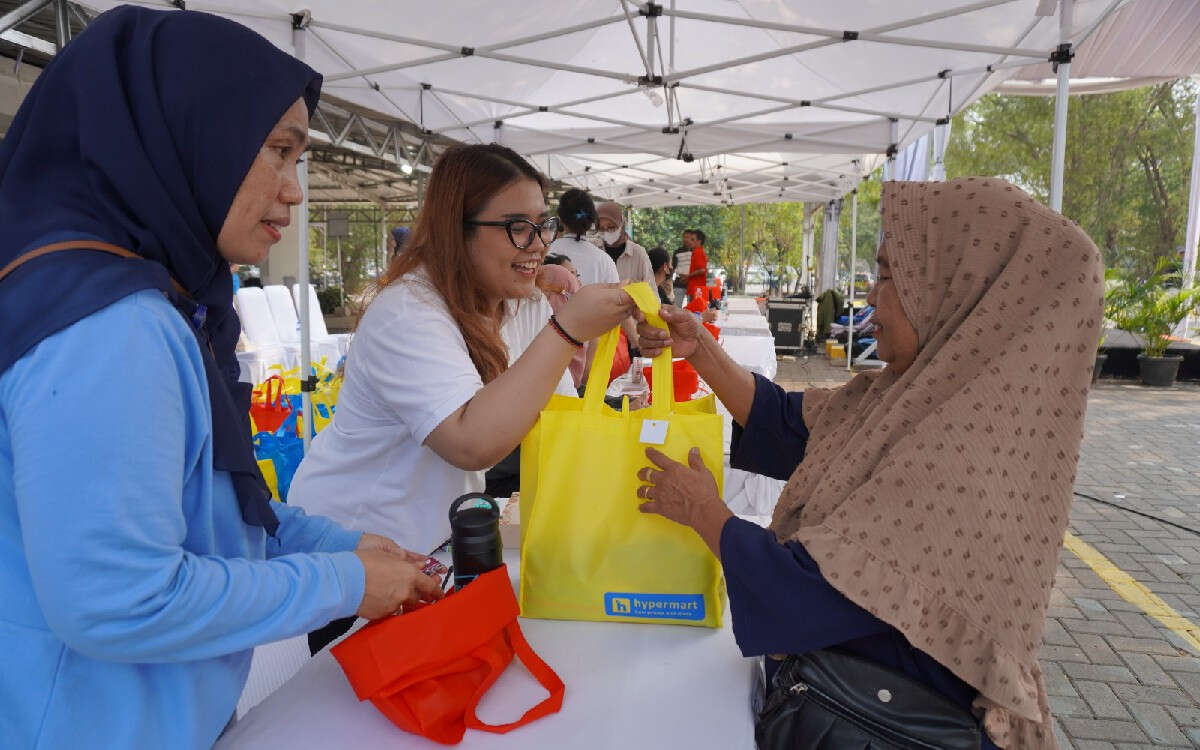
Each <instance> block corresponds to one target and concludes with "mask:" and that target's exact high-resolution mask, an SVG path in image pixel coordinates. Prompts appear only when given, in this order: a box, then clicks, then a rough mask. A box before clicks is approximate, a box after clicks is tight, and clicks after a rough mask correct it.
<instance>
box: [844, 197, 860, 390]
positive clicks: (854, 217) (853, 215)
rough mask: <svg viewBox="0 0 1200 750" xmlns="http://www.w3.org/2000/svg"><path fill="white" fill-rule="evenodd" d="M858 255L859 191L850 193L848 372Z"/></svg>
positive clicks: (851, 355)
mask: <svg viewBox="0 0 1200 750" xmlns="http://www.w3.org/2000/svg"><path fill="white" fill-rule="evenodd" d="M857 254H858V190H857V189H855V190H852V191H851V192H850V294H849V295H847V296H849V298H850V318H849V320H848V321H847V322H848V323H849V329H848V330H849V334H850V335H849V338H848V339H847V340H846V370H847V371H849V370H851V369H852V368H851V366H850V365H851V363H852V362H853V361H854V261H855V256H856V255H857Z"/></svg>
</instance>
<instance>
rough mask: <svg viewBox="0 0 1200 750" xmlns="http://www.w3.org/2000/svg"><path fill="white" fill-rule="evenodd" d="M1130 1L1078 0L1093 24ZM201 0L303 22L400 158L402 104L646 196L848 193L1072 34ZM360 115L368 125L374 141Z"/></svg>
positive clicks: (711, 4) (707, 11) (510, 5)
mask: <svg viewBox="0 0 1200 750" xmlns="http://www.w3.org/2000/svg"><path fill="white" fill-rule="evenodd" d="M1122 2H1124V0H1076V3H1075V6H1076V9H1075V18H1076V23H1077V27H1078V28H1079V29H1081V30H1086V29H1089V28H1092V27H1093V26H1095V25H1096V23H1097V22H1099V21H1100V20H1102V19H1103V18H1104V17H1105V16H1106V15H1107V14H1109V13H1111V12H1112V11H1114V10H1115V9H1116V8H1118V7H1119V6H1120V5H1121V4H1122ZM10 4H11V3H10ZM116 4H117V3H116V2H110V1H109V0H89V2H88V3H87V5H89V6H91V7H92V8H94V9H97V10H104V9H107V8H109V7H112V6H114V5H116ZM141 4H143V5H147V6H150V7H162V8H165V9H169V8H173V7H175V6H176V4H175V3H171V2H167V0H162V1H161V2H156V1H148V2H143V3H141ZM180 4H182V3H180ZM186 5H187V7H188V8H189V9H193V10H207V11H211V12H216V13H219V14H221V15H226V16H228V17H230V18H233V19H234V20H237V21H239V22H241V23H244V24H246V25H248V26H251V27H252V28H254V29H256V30H257V31H259V32H260V33H262V34H263V35H264V36H266V37H267V38H268V39H271V40H272V41H273V42H274V43H275V44H277V45H279V46H280V47H281V48H283V49H287V50H289V51H292V50H293V49H294V47H293V27H294V26H300V27H303V28H305V29H306V30H307V33H306V36H307V38H308V41H307V43H306V49H305V54H304V58H305V60H306V61H307V62H308V63H309V64H311V65H313V66H314V67H315V68H317V69H318V70H320V71H321V72H322V74H323V75H324V76H325V88H324V92H325V96H326V97H328V101H329V102H330V103H335V102H340V103H341V104H343V105H344V106H345V108H347V109H351V108H360V109H361V114H364V115H367V119H369V120H372V121H378V122H380V123H382V124H383V127H382V129H379V130H376V131H375V132H374V134H373V135H372V136H371V137H372V138H375V139H376V143H375V148H374V149H373V150H374V151H375V152H380V153H382V155H381V156H376V157H375V158H379V159H382V160H383V162H385V163H386V162H391V166H392V168H393V170H395V169H398V168H400V167H403V166H405V159H408V164H407V166H409V167H411V168H413V169H417V170H419V169H420V167H421V165H422V164H427V163H428V162H426V161H424V159H422V160H417V158H416V154H415V153H414V152H408V153H410V154H411V157H406V156H405V152H400V153H396V152H395V151H394V148H393V150H392V151H391V152H388V151H387V149H380V148H378V146H379V145H380V143H381V142H382V141H381V139H380V138H381V136H383V135H385V131H386V130H387V129H388V128H389V127H390V126H391V125H395V124H396V123H403V124H404V126H403V127H402V128H399V132H402V134H403V136H404V138H403V139H402V140H407V141H408V145H410V146H412V147H413V148H414V149H415V150H417V151H419V150H420V148H421V145H423V144H424V143H425V142H426V141H431V142H433V143H434V144H436V143H437V142H448V141H462V142H468V143H471V142H492V141H498V142H500V143H504V144H506V145H509V146H511V147H513V148H514V149H516V150H517V151H519V152H521V153H523V154H525V155H527V156H529V157H530V158H531V159H532V160H533V161H534V162H535V163H536V164H537V165H538V166H539V167H540V168H542V169H543V170H545V171H546V172H547V173H548V174H549V176H550V177H551V178H553V179H555V180H561V181H564V182H566V183H569V184H574V185H579V186H582V187H586V188H587V189H589V190H590V191H592V192H593V193H595V194H597V195H599V196H602V197H606V198H613V199H616V200H620V201H621V202H622V203H625V204H627V205H634V206H659V205H678V204H720V203H743V202H766V201H774V200H807V201H825V200H829V199H832V198H836V197H838V196H840V195H842V194H844V193H845V192H847V191H848V190H850V189H851V188H852V187H853V186H854V185H855V184H857V182H858V180H859V179H860V177H861V175H863V174H865V173H868V172H869V171H871V170H872V169H873V168H874V167H875V166H877V165H878V164H879V163H880V162H881V161H882V160H883V158H884V155H885V154H887V153H889V152H890V151H893V150H895V149H897V148H900V147H903V146H904V145H906V144H907V143H910V142H912V141H913V140H915V139H916V138H918V137H919V136H921V135H923V134H924V133H926V132H928V131H930V130H931V129H932V128H933V127H934V125H935V123H936V122H937V121H938V119H940V118H945V117H947V116H950V115H953V114H954V113H956V112H958V111H960V110H961V109H962V108H964V107H966V106H967V105H969V104H970V103H971V102H973V101H974V100H975V99H977V98H978V97H979V96H981V95H982V94H983V93H985V92H987V91H989V90H990V89H992V88H993V87H995V86H996V85H997V84H998V83H1000V82H1001V81H1002V80H1004V79H1005V78H1006V77H1008V76H1009V75H1011V73H1012V71H1013V70H1014V69H1015V68H1017V67H1022V66H1027V65H1029V64H1030V62H1031V61H1042V60H1046V59H1048V57H1049V56H1050V53H1051V52H1052V51H1053V50H1054V48H1056V47H1057V44H1058V26H1057V19H1056V18H1055V17H1054V16H1053V14H1054V12H1055V6H1056V3H1055V2H1053V0H976V1H975V2H964V0H890V2H887V3H879V2H865V0H850V1H848V2H844V3H824V2H804V3H800V2H790V3H781V2H777V1H776V0H674V1H672V0H664V2H662V3H647V2H635V1H634V0H614V1H613V2H596V0H554V2H546V3H536V4H530V3H528V2H517V0H493V1H492V2H488V3H476V4H472V5H471V8H470V14H469V15H464V12H463V6H462V5H461V4H458V3H432V4H431V3H425V2H419V3H418V2H413V3H411V7H410V8H409V9H408V10H406V9H405V8H406V6H405V5H404V4H403V3H389V4H381V3H378V2H374V1H373V0H338V2H322V1H321V0H311V1H310V2H307V3H304V4H303V6H306V7H307V8H308V9H309V11H310V12H304V13H299V12H297V11H299V10H300V9H299V8H297V7H296V5H297V3H296V0H241V2H239V3H238V4H237V5H236V7H222V6H216V5H210V4H208V3H205V2H200V1H197V2H191V0H188V2H187V3H186ZM303 6H302V7H303ZM1039 12H1040V13H1041V14H1042V15H1039ZM1081 33H1082V32H1081ZM329 119H332V118H329ZM322 127H323V126H322V124H321V123H320V122H319V121H315V122H314V129H315V130H320V129H321V128H322ZM338 127H339V126H338V125H337V124H334V126H333V129H335V130H336V129H337V128H338ZM357 130H358V127H357V125H355V126H354V127H352V128H351V131H350V135H349V136H348V137H349V139H350V142H351V143H357V144H358V145H359V146H362V147H364V148H366V149H368V150H372V146H371V145H369V144H368V143H366V142H365V141H367V140H368V139H367V138H366V137H365V136H364V137H362V138H361V139H358V140H356V139H355V137H354V135H353V133H354V132H356V131H357ZM418 139H419V140H418ZM318 140H319V139H318ZM360 140H361V142H360ZM344 143H345V141H344V140H343V145H344ZM351 150H353V149H351ZM364 156H365V155H364ZM425 156H428V152H426V154H425ZM321 164H322V162H321V161H320V160H319V159H314V167H315V168H316V169H317V170H320V169H322V167H321V166H320V165H321ZM382 171H386V170H382ZM329 174H330V175H331V176H330V178H329V182H335V181H336V180H337V179H339V178H343V177H345V174H343V173H341V172H340V169H333V168H331V170H330V173H329ZM366 175H367V176H366V177H363V176H362V175H358V176H357V177H354V178H352V179H356V180H358V181H359V182H360V183H368V184H367V185H366V186H365V188H366V189H372V190H377V191H382V193H383V195H385V196H386V195H390V194H389V193H388V192H387V191H389V190H396V191H398V193H403V190H405V189H407V188H406V186H407V185H409V184H411V183H409V182H408V180H407V179H404V178H399V179H398V180H397V178H391V179H388V178H387V176H386V175H383V174H376V173H374V172H367V173H366ZM406 177H407V175H406ZM313 178H314V185H319V186H321V188H322V189H325V188H326V187H328V188H329V190H331V191H332V190H333V186H332V185H328V184H327V183H326V182H324V181H323V180H325V175H322V174H319V173H314V175H313ZM318 178H319V179H320V180H322V181H320V182H319V181H318ZM376 178H378V179H376ZM375 183H378V184H375ZM314 200H320V198H319V196H317V195H314Z"/></svg>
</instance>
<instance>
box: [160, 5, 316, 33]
mask: <svg viewBox="0 0 1200 750" xmlns="http://www.w3.org/2000/svg"><path fill="white" fill-rule="evenodd" d="M175 4H176V5H177V6H179V8H180V9H181V10H182V9H183V6H184V1H183V0H177V1H176V3H175ZM311 23H312V11H311V10H309V9H307V8H305V9H304V10H299V11H296V12H295V13H293V14H292V30H293V31H303V30H305V29H307V28H308V26H309V24H311Z"/></svg>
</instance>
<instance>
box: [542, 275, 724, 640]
mask: <svg viewBox="0 0 1200 750" xmlns="http://www.w3.org/2000/svg"><path fill="white" fill-rule="evenodd" d="M625 290H626V291H627V292H629V294H630V295H631V296H632V297H633V298H634V300H635V301H636V302H637V304H638V307H640V308H641V309H642V311H643V312H645V313H646V316H647V318H648V319H649V320H650V322H651V323H652V324H653V325H657V326H659V327H665V324H664V323H663V321H662V319H661V318H659V317H658V309H659V301H658V295H657V294H655V293H654V291H653V290H652V289H651V288H650V285H649V284H647V283H645V282H639V283H637V284H630V285H629V286H627V287H625ZM617 337H618V331H617V329H613V330H612V331H610V332H609V333H607V334H605V335H604V337H602V338H601V339H600V344H599V347H598V350H597V352H596V356H595V358H594V360H593V362H592V370H591V373H590V375H589V377H588V387H587V391H586V392H585V394H584V397H583V398H582V399H574V398H568V397H563V396H553V397H552V398H551V400H550V403H549V404H547V406H546V409H545V410H544V411H543V412H542V414H541V417H540V418H539V419H538V422H537V424H536V425H535V426H534V429H533V430H532V431H531V432H530V434H529V436H528V437H526V439H525V441H524V442H523V443H522V444H521V505H520V508H521V591H520V598H521V614H522V615H523V616H525V617H540V618H547V619H561V620H597V621H614V622H642V623H658V624H678V625H700V626H707V627H714V628H715V627H720V625H721V617H722V615H723V614H724V610H725V588H724V582H723V579H722V577H721V564H720V563H719V562H718V561H717V559H716V558H715V557H713V555H712V553H711V552H710V551H709V549H708V547H707V546H705V544H704V542H703V541H701V540H700V537H699V536H698V535H697V534H696V533H695V532H694V531H692V530H691V529H689V528H687V527H684V526H680V525H679V524H676V523H673V522H671V521H668V520H667V519H665V518H662V517H661V516H657V515H651V514H644V513H642V512H641V511H639V510H638V505H639V504H640V503H641V502H642V501H641V500H640V499H639V498H638V497H637V487H638V485H639V484H640V482H639V481H638V479H637V472H638V470H639V469H641V468H642V467H644V466H649V465H650V461H649V460H648V459H647V458H646V448H647V446H649V445H653V446H654V447H655V448H657V449H658V450H660V451H662V452H663V453H665V454H666V455H667V456H669V457H671V458H672V459H675V460H677V461H683V462H685V463H686V462H687V454H688V451H689V450H690V449H691V448H693V447H696V448H699V449H700V454H701V456H702V457H703V459H704V463H705V465H706V466H708V468H709V469H710V470H711V471H712V472H713V474H714V475H715V477H716V481H717V486H718V487H720V486H722V481H721V474H722V467H723V465H724V451H723V443H722V430H723V423H722V419H721V417H720V416H719V415H718V414H717V411H716V404H715V402H714V400H713V397H712V396H705V397H704V398H701V399H698V400H695V401H689V402H684V403H674V388H673V384H672V382H671V381H672V368H671V352H670V350H669V349H668V350H667V351H665V352H663V354H661V355H660V356H658V357H657V358H655V360H654V378H653V403H652V405H651V406H650V407H649V408H647V409H643V410H639V411H634V412H630V411H629V405H628V400H626V402H625V405H624V409H623V410H622V411H620V412H617V411H614V410H613V409H611V408H609V407H608V406H607V405H605V403H604V391H605V386H606V385H607V383H608V372H609V369H610V368H611V367H612V361H613V355H614V353H615V352H616V346H617ZM648 423H649V424H648ZM662 424H665V425H666V434H665V438H664V439H663V442H662V443H661V444H659V443H656V442H653V441H657V439H658V437H657V436H656V435H655V434H654V433H655V432H656V427H657V428H659V429H661V425H662ZM643 438H645V439H646V440H643ZM647 440H648V441H652V442H647Z"/></svg>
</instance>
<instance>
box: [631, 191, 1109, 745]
mask: <svg viewBox="0 0 1200 750" xmlns="http://www.w3.org/2000/svg"><path fill="white" fill-rule="evenodd" d="M883 228H884V237H883V243H882V244H881V246H880V248H879V257H878V263H879V281H878V283H877V284H876V286H875V288H874V289H873V290H872V291H871V294H870V298H869V301H870V303H871V304H873V305H875V306H876V311H875V321H876V324H877V327H878V332H877V334H876V340H877V341H878V344H879V348H878V352H879V356H880V358H881V359H883V360H884V361H885V362H887V363H888V366H887V367H886V369H884V370H882V371H873V372H866V373H860V374H859V375H857V376H856V377H855V378H854V379H853V380H851V381H850V382H849V383H847V384H846V385H845V386H842V387H840V388H834V389H814V390H809V391H807V392H804V393H785V392H783V390H782V389H780V388H779V387H778V386H775V385H774V384H773V383H771V382H769V381H767V380H765V379H763V378H761V377H759V376H756V375H751V374H750V373H748V372H746V371H745V370H743V369H741V368H740V367H738V366H737V365H736V364H735V363H734V362H733V361H732V360H730V359H729V357H728V356H726V355H725V354H724V353H723V352H722V351H721V349H720V348H719V347H718V346H716V345H715V343H714V342H713V341H712V339H711V337H710V336H705V335H704V333H703V331H701V330H699V325H698V324H696V323H695V322H694V321H695V318H694V316H691V315H688V314H686V313H678V312H676V311H674V310H672V309H671V308H663V311H662V317H663V318H664V319H665V320H666V321H667V322H668V324H669V326H670V330H669V332H667V331H661V330H658V329H653V328H650V327H649V326H647V325H646V324H645V323H644V322H643V323H642V325H641V326H640V328H641V335H642V342H643V343H642V349H643V353H644V354H647V355H650V356H653V355H654V354H656V353H657V352H658V351H660V350H661V349H662V348H663V347H664V346H668V345H670V346H672V347H673V348H674V353H675V356H686V357H687V358H688V359H689V360H690V361H691V363H692V364H693V365H694V366H695V367H696V369H697V370H698V371H699V372H700V374H701V376H703V377H704V379H705V381H706V382H707V383H708V384H709V385H710V386H712V388H713V390H714V391H715V392H716V394H717V396H718V397H719V398H720V399H721V400H722V401H723V402H724V403H725V405H726V406H727V407H728V408H729V410H730V411H731V412H732V414H733V416H734V419H735V421H736V422H737V426H735V437H734V445H733V448H732V451H731V461H730V462H731V465H733V466H734V467H739V468H744V469H747V470H750V471H757V472H759V473H764V474H768V475H772V476H776V477H779V478H781V479H787V480H788V483H787V485H786V487H785V488H784V490H783V493H782V495H781V496H780V498H779V503H778V505H777V506H776V508H775V513H774V518H773V520H772V523H771V526H770V528H769V529H760V528H758V527H757V526H755V525H754V524H751V523H748V522H745V521H743V520H740V519H737V518H734V517H732V516H731V515H730V512H729V510H728V509H727V508H726V507H725V505H724V504H723V503H722V502H721V499H720V493H719V490H718V488H717V486H716V483H715V482H714V481H713V478H712V475H711V474H710V473H709V472H708V470H707V468H705V467H704V465H703V463H702V462H701V460H700V458H699V456H698V454H695V452H693V455H692V457H691V459H690V462H689V463H690V465H683V464H679V463H675V462H673V461H671V460H669V459H667V458H666V457H664V456H663V455H662V454H660V453H657V452H656V451H653V450H650V451H647V454H648V456H649V458H650V459H651V461H652V463H653V464H654V465H653V466H652V467H648V468H646V469H643V470H642V471H641V472H640V473H639V478H640V479H641V480H642V481H643V482H645V484H644V485H643V486H642V487H640V488H639V491H638V494H639V496H640V497H642V498H644V499H645V501H646V502H644V504H643V505H642V510H644V511H646V512H651V513H659V514H661V515H663V516H665V517H667V518H669V519H671V520H673V521H676V522H678V523H681V524H685V525H688V526H690V527H692V528H693V529H694V530H695V531H696V532H697V533H698V534H699V535H700V536H701V537H702V538H703V539H704V541H705V542H706V543H707V544H708V546H709V547H710V548H711V549H712V551H713V553H714V554H716V555H717V556H718V557H719V558H720V559H721V560H722V562H723V564H724V568H725V576H726V581H727V584H728V590H729V601H730V610H731V613H732V617H733V628H734V635H735V636H736V638H737V641H738V644H739V646H740V647H741V648H742V650H743V652H744V653H745V654H746V655H748V656H751V655H765V654H775V655H777V656H776V658H768V659H766V660H765V666H766V671H767V672H768V673H769V677H768V685H767V689H768V693H767V696H766V705H765V708H764V709H763V711H762V712H761V713H760V715H759V718H758V722H757V726H756V734H757V735H758V737H757V739H758V742H759V746H760V747H761V748H782V747H804V748H826V747H828V748H834V747H837V748H853V747H881V746H883V747H944V748H979V747H982V748H991V747H1001V748H1053V747H1054V746H1055V742H1054V737H1053V734H1052V732H1051V726H1050V714H1049V709H1048V707H1047V700H1046V691H1045V687H1044V685H1043V680H1042V675H1041V671H1040V669H1039V667H1038V661H1037V652H1038V647H1039V645H1040V643H1041V639H1042V628H1043V624H1044V619H1045V610H1046V606H1047V604H1048V602H1049V599H1050V590H1051V587H1052V585H1053V583H1054V571H1055V568H1056V565H1057V559H1058V549H1059V546H1060V544H1061V540H1062V535H1063V531H1064V529H1065V527H1066V524H1067V517H1068V512H1069V508H1070V500H1071V490H1072V484H1073V482H1074V477H1075V468H1076V464H1077V462H1078V451H1079V444H1080V441H1081V439H1082V433H1083V418H1084V410H1085V408H1086V402H1087V392H1088V385H1089V382H1090V378H1091V368H1092V364H1093V354H1094V352H1095V348H1096V343H1097V340H1098V338H1099V334H1100V327H1099V326H1100V320H1101V311H1102V297H1103V283H1102V280H1103V267H1102V263H1101V258H1100V254H1099V252H1098V251H1097V249H1096V247H1095V245H1094V244H1093V243H1092V242H1091V241H1090V240H1089V239H1088V237H1087V235H1085V234H1084V233H1083V231H1082V230H1080V229H1079V227H1077V226H1076V225H1074V224H1072V223H1071V222H1069V221H1067V220H1066V219H1064V218H1063V217H1062V216H1061V215H1059V214H1057V213H1055V212H1053V211H1051V210H1049V209H1047V208H1046V207H1044V206H1042V205H1041V204H1039V203H1037V202H1036V201H1034V200H1033V199H1032V198H1030V197H1029V196H1028V195H1026V194H1025V193H1023V192H1021V191H1020V190H1018V189H1017V188H1015V187H1013V186H1012V185H1009V184H1008V183H1006V182H1004V181H1002V180H996V179H984V178H971V179H965V180H955V181H953V182H945V183H920V182H894V183H885V185H884V187H883ZM780 655H787V656H786V658H784V656H780ZM779 659H782V661H779ZM881 743H882V744H881Z"/></svg>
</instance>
